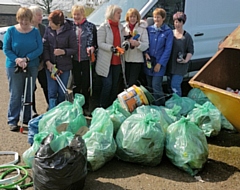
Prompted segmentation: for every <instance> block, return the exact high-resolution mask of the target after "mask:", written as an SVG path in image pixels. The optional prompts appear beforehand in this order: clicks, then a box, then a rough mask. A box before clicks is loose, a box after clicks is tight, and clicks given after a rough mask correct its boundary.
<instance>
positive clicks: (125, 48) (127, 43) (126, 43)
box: [122, 41, 130, 51]
mask: <svg viewBox="0 0 240 190" xmlns="http://www.w3.org/2000/svg"><path fill="white" fill-rule="evenodd" d="M129 45H130V44H129V42H128V41H124V42H123V43H122V48H123V49H124V50H125V51H127V50H128V49H129Z"/></svg>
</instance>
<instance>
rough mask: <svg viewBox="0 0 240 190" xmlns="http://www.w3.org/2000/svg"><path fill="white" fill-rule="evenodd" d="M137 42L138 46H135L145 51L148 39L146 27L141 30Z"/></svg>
mask: <svg viewBox="0 0 240 190" xmlns="http://www.w3.org/2000/svg"><path fill="white" fill-rule="evenodd" d="M138 42H139V46H137V48H138V49H139V50H140V51H145V50H147V49H148V47H149V40H148V33H147V30H146V29H144V30H143V33H142V34H141V36H140V40H139V41H138Z"/></svg>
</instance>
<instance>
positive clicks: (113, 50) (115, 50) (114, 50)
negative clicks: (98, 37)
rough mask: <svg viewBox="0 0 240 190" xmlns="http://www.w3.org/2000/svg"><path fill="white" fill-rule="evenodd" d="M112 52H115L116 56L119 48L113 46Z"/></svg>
mask: <svg viewBox="0 0 240 190" xmlns="http://www.w3.org/2000/svg"><path fill="white" fill-rule="evenodd" d="M111 52H113V53H114V54H115V53H117V48H115V47H113V46H112V47H111Z"/></svg>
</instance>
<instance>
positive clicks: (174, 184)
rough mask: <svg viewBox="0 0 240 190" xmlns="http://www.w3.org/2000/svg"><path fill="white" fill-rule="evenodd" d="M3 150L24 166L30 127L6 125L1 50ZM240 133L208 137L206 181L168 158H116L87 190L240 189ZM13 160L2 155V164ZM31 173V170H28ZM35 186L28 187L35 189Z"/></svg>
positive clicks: (92, 175) (40, 102) (41, 106)
mask: <svg viewBox="0 0 240 190" xmlns="http://www.w3.org/2000/svg"><path fill="white" fill-rule="evenodd" d="M0 81H1V84H0V99H1V100H0V108H1V110H0V151H16V152H18V153H19V156H20V161H19V163H18V164H19V165H24V163H23V161H22V159H21V158H22V154H23V152H24V151H25V150H27V149H28V148H29V147H30V145H29V144H28V143H27V127H26V126H25V129H24V133H23V134H21V133H19V132H11V131H10V130H9V128H8V126H7V119H6V116H7V107H8V99H9V93H8V81H7V78H6V73H5V58H4V56H3V53H2V51H0ZM36 100H37V111H38V113H40V114H42V113H44V112H45V111H46V108H47V105H46V103H45V100H44V97H43V93H42V90H41V88H40V87H39V85H38V89H37V92H36ZM239 157H240V135H239V134H230V133H221V135H219V136H217V137H215V138H213V139H210V140H209V160H208V162H207V163H206V166H205V167H204V169H203V171H202V172H201V173H200V174H199V175H201V177H202V179H203V180H204V181H205V183H202V182H198V181H196V180H195V179H194V178H193V177H191V176H189V175H188V174H186V173H185V172H183V171H181V170H179V169H177V168H176V167H174V166H173V165H172V164H171V163H170V162H169V161H168V160H167V159H166V158H163V160H162V162H161V164H160V165H159V166H157V167H144V166H140V165H137V164H131V163H126V162H121V161H118V160H117V159H113V160H112V161H110V162H109V163H107V164H106V165H105V166H103V167H102V168H101V169H99V170H98V171H96V172H89V173H88V176H87V179H86V184H85V188H84V190H140V189H141V190H156V189H157V190H160V189H162V190H179V189H184V190H185V189H190V190H195V189H197V190H203V189H204V190H205V189H209V190H210V189H211V190H213V189H214V190H215V189H216V190H223V189H224V190H225V189H233V190H239V189H240V182H239V178H240V159H239ZM11 159H13V158H12V157H11V156H0V165H1V164H4V163H7V162H9V161H10V160H11ZM29 172H30V174H31V170H30V171H29ZM32 189H33V187H30V188H28V190H32Z"/></svg>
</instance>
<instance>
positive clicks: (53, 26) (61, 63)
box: [43, 10, 78, 109]
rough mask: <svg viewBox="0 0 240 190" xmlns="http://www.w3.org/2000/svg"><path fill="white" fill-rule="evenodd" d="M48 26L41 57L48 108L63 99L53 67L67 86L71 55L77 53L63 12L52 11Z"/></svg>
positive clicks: (73, 35) (74, 39)
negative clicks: (46, 85)
mask: <svg viewBox="0 0 240 190" xmlns="http://www.w3.org/2000/svg"><path fill="white" fill-rule="evenodd" d="M48 20H49V27H48V28H47V29H46V32H45V34H44V37H43V41H44V42H43V45H44V51H43V57H44V62H45V63H46V67H47V69H46V76H47V84H48V99H49V109H51V108H53V107H55V106H56V105H58V104H59V103H61V102H63V101H64V100H65V94H64V92H63V91H62V89H61V88H60V86H59V85H58V83H57V81H56V80H54V76H52V77H53V78H52V77H51V74H52V72H53V74H54V73H55V67H56V69H57V70H58V71H57V74H59V75H60V76H59V77H60V79H61V80H62V82H63V84H64V85H65V86H67V83H68V78H69V75H70V70H71V69H72V56H73V55H74V54H76V53H77V49H78V47H77V38H76V34H75V32H74V31H73V30H72V26H71V24H70V23H69V22H68V21H65V20H64V15H63V12H62V11H60V10H55V11H53V12H52V13H51V14H50V15H49V17H48Z"/></svg>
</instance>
